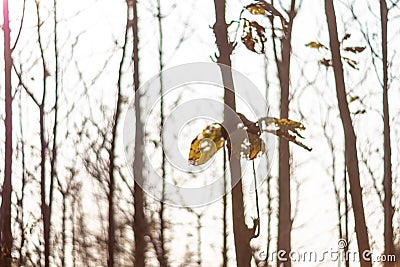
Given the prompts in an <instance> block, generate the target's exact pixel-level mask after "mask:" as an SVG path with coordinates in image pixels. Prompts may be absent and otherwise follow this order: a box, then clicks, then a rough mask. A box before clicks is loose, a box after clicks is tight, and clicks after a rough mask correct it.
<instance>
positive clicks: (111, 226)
mask: <svg viewBox="0 0 400 267" xmlns="http://www.w3.org/2000/svg"><path fill="white" fill-rule="evenodd" d="M129 21H130V20H129V6H127V7H126V25H125V34H124V44H123V47H122V56H121V61H120V64H119V70H118V82H117V87H118V88H117V103H116V105H115V113H114V117H113V127H112V136H111V147H110V151H109V168H108V179H109V180H108V186H109V188H108V190H109V191H108V241H107V249H108V258H107V266H108V267H114V265H115V245H116V243H115V204H114V195H115V171H116V167H115V157H116V153H117V143H116V141H117V129H118V122H119V119H120V116H121V105H122V97H123V96H122V75H123V73H122V72H123V65H124V62H125V55H126V47H127V42H128V29H129Z"/></svg>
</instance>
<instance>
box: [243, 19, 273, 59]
mask: <svg viewBox="0 0 400 267" xmlns="http://www.w3.org/2000/svg"><path fill="white" fill-rule="evenodd" d="M266 41H267V37H266V36H265V28H264V27H263V26H261V25H260V24H258V22H256V21H248V20H246V19H244V23H243V36H242V42H243V44H244V45H245V46H246V47H247V49H249V50H250V51H253V52H255V53H258V54H262V53H264V51H265V42H266ZM256 45H258V47H256Z"/></svg>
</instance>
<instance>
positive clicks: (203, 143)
mask: <svg viewBox="0 0 400 267" xmlns="http://www.w3.org/2000/svg"><path fill="white" fill-rule="evenodd" d="M224 143H225V138H224V137H223V134H222V126H221V124H219V123H213V124H211V125H208V126H207V127H206V128H205V129H204V130H203V131H202V132H201V134H199V135H198V136H197V137H196V138H195V139H193V141H192V143H191V145H190V152H189V163H190V164H192V165H195V166H198V165H202V164H204V163H206V162H207V161H209V160H210V159H211V158H212V156H214V155H215V153H217V151H218V150H219V149H220V148H221V147H223V146H224Z"/></svg>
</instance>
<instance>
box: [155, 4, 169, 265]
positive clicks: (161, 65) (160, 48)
mask: <svg viewBox="0 0 400 267" xmlns="http://www.w3.org/2000/svg"><path fill="white" fill-rule="evenodd" d="M162 19H163V16H162V13H161V1H160V0H157V20H158V32H159V38H160V40H159V44H158V45H159V46H158V61H159V68H160V145H161V153H162V155H161V175H162V183H163V184H162V196H161V197H162V199H161V202H160V212H159V216H160V250H161V251H160V252H161V255H159V262H160V267H167V266H168V258H167V251H166V249H165V228H166V222H165V218H164V216H165V215H164V212H165V203H164V199H165V182H166V180H165V179H166V171H165V153H164V140H163V129H164V97H163V93H164V92H163V90H164V83H163V82H164V81H163V73H162V72H163V71H164V59H163V58H164V53H163V28H162Z"/></svg>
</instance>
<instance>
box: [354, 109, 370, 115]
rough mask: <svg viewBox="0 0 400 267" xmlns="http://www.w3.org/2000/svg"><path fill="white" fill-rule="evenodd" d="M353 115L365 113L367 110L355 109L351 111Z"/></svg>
mask: <svg viewBox="0 0 400 267" xmlns="http://www.w3.org/2000/svg"><path fill="white" fill-rule="evenodd" d="M352 113H353V114H354V115H360V114H365V113H367V111H366V110H365V109H360V110H357V111H356V112H352Z"/></svg>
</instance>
